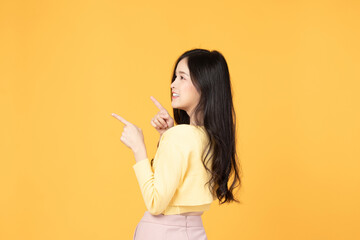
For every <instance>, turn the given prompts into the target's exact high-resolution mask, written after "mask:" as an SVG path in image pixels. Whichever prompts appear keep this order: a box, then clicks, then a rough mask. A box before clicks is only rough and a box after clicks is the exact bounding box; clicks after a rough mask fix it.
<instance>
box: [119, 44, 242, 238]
mask: <svg viewBox="0 0 360 240" xmlns="http://www.w3.org/2000/svg"><path fill="white" fill-rule="evenodd" d="M171 98H172V102H171V105H172V107H173V114H174V119H172V118H171V116H170V115H169V113H168V112H167V111H166V109H165V108H163V107H162V106H161V104H160V103H159V102H158V101H156V99H155V98H153V97H152V98H151V99H152V100H153V102H154V103H155V105H156V106H157V107H158V108H159V110H160V111H159V112H158V113H157V114H156V115H155V117H154V118H153V119H152V120H151V124H152V125H153V127H154V128H155V129H156V130H157V131H158V132H159V133H160V141H159V144H158V149H157V152H156V154H155V157H154V158H153V159H152V160H151V161H149V159H148V157H147V155H146V147H145V144H144V137H143V134H142V131H141V129H140V128H138V127H137V126H135V125H134V124H131V123H130V122H128V121H126V120H125V119H124V118H122V117H120V116H118V115H116V114H113V116H115V117H116V118H117V119H119V120H120V121H122V122H123V123H124V124H125V125H126V126H125V127H124V131H123V133H122V137H121V138H120V139H121V141H122V142H123V143H124V144H125V145H126V146H128V147H129V148H131V149H132V150H133V153H134V155H135V160H136V163H135V164H134V165H133V168H134V171H135V174H136V177H137V180H138V183H139V186H140V190H141V193H142V196H143V198H144V202H145V205H146V207H147V209H148V211H146V212H145V214H144V216H143V218H142V219H141V220H140V222H139V224H138V225H137V226H136V229H135V233H134V239H135V240H143V239H147V240H152V239H157V240H158V239H169V240H173V239H194V240H195V239H196V240H204V239H207V236H206V233H205V229H204V226H203V223H202V218H201V215H202V214H203V212H204V211H206V210H209V208H210V204H211V203H212V202H213V201H214V200H216V199H218V200H219V203H220V204H223V203H225V202H232V201H235V202H239V201H238V200H236V199H235V198H234V195H233V190H234V188H235V187H237V186H240V183H241V179H240V177H239V168H238V166H237V164H238V161H237V154H236V143H235V129H236V122H235V119H236V117H235V111H234V108H233V102H232V92H231V83H230V75H229V70H228V66H227V63H226V60H225V58H224V57H223V55H222V54H221V53H220V52H218V51H216V50H213V51H208V50H205V49H192V50H189V51H187V52H185V53H183V54H182V55H181V56H180V57H179V58H178V60H177V61H176V63H175V68H174V71H173V76H172V80H171ZM174 122H175V123H176V126H174ZM232 173H234V179H233V181H232V183H231V185H230V188H228V181H229V178H230V175H231V174H232ZM237 182H238V185H237V186H236V183H237ZM206 185H208V187H205V186H206Z"/></svg>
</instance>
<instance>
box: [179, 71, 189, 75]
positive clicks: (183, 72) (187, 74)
mask: <svg viewBox="0 0 360 240" xmlns="http://www.w3.org/2000/svg"><path fill="white" fill-rule="evenodd" d="M179 73H184V74H186V75H188V76H189V74H187V73H186V72H183V71H179Z"/></svg>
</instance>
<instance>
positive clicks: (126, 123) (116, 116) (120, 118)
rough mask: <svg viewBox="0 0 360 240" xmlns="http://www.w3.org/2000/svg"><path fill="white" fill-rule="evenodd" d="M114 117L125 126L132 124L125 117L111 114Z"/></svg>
mask: <svg viewBox="0 0 360 240" xmlns="http://www.w3.org/2000/svg"><path fill="white" fill-rule="evenodd" d="M111 115H112V116H113V117H115V118H116V119H118V120H120V121H121V122H122V123H124V124H125V125H128V124H130V122H128V121H126V120H125V119H124V118H123V117H120V116H119V115H117V114H115V113H112V114H111Z"/></svg>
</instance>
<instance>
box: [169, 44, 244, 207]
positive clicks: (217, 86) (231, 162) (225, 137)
mask: <svg viewBox="0 0 360 240" xmlns="http://www.w3.org/2000/svg"><path fill="white" fill-rule="evenodd" d="M183 58H187V64H188V68H189V71H190V78H191V81H192V83H193V85H194V87H195V88H196V89H197V90H198V92H199V93H201V94H200V95H201V97H200V100H199V103H198V105H197V106H196V107H195V109H194V117H195V123H196V125H200V123H202V122H203V124H204V127H205V130H206V134H207V136H208V139H209V142H208V144H207V152H206V155H205V157H204V154H205V151H204V152H203V154H202V162H203V165H204V167H205V169H206V170H207V171H208V172H210V175H211V178H210V180H209V181H208V182H207V183H206V184H209V189H210V191H211V192H212V193H213V194H214V193H216V197H217V198H218V199H219V202H220V204H223V203H225V202H228V203H230V202H232V201H235V202H238V203H240V201H238V200H237V199H236V198H235V197H234V193H233V191H234V189H235V188H236V187H238V186H240V185H241V183H242V182H241V178H240V176H239V173H240V172H239V169H241V167H240V164H239V166H238V165H237V164H238V163H239V162H238V160H237V159H238V157H237V153H236V133H235V131H236V114H235V110H234V106H233V100H232V90H231V83H230V74H229V69H228V65H227V63H226V60H225V58H224V56H223V55H222V54H221V53H220V52H219V51H216V50H213V51H209V50H206V49H199V48H196V49H192V50H189V51H186V52H185V53H183V54H182V55H181V56H180V57H179V58H178V59H177V61H176V63H175V66H174V71H173V74H172V79H171V83H172V82H173V81H174V80H175V78H176V76H175V71H176V67H177V65H178V63H179V62H180V61H181V60H182V59H183ZM171 96H172V93H171V89H170V99H171ZM173 113H174V121H175V123H176V124H190V117H189V115H188V114H187V112H186V111H184V110H181V109H176V108H174V109H173ZM200 116H201V117H203V119H201V120H203V121H201V120H200V121H199V118H200ZM205 150H206V149H205ZM209 154H211V155H210V158H208V161H210V160H212V163H211V165H209V166H210V168H208V167H207V165H208V161H207V162H205V161H206V158H207V157H208V156H209ZM232 174H233V176H234V178H233V181H232V183H231V185H230V187H228V182H229V179H230V177H231V175H232ZM237 183H238V185H236V184H237ZM222 200H223V201H222Z"/></svg>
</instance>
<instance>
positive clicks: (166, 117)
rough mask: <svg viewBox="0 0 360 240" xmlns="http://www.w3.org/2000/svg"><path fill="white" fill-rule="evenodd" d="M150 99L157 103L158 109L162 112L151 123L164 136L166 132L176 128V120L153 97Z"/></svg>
mask: <svg viewBox="0 0 360 240" xmlns="http://www.w3.org/2000/svg"><path fill="white" fill-rule="evenodd" d="M150 98H151V100H152V101H153V102H154V103H155V105H156V107H157V108H158V109H159V110H160V111H159V112H158V113H157V114H156V115H155V116H154V117H153V119H151V122H150V123H151V125H153V127H154V128H155V129H156V130H157V131H158V132H159V133H160V135H162V134H163V133H164V132H165V131H166V130H168V129H169V128H172V127H173V126H174V119H173V118H172V117H171V116H170V114H169V113H168V111H166V109H165V108H164V107H163V106H161V104H160V103H159V102H158V101H157V100H156V99H155V98H154V97H153V96H151V97H150Z"/></svg>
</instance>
